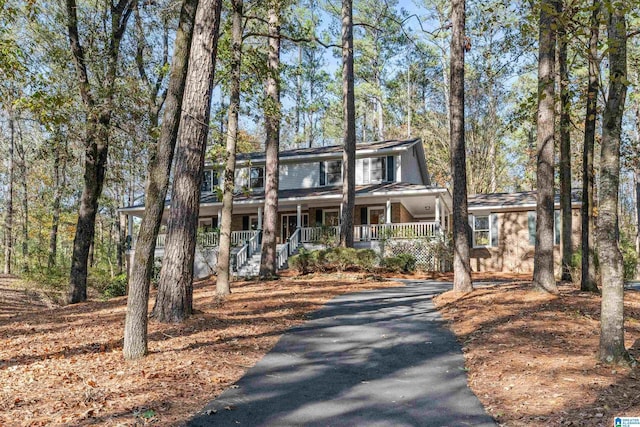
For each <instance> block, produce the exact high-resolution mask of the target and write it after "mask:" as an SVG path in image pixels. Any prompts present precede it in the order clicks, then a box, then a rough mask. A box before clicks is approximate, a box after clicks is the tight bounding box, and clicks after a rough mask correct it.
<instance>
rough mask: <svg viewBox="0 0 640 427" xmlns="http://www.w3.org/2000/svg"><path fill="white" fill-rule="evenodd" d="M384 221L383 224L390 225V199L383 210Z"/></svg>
mask: <svg viewBox="0 0 640 427" xmlns="http://www.w3.org/2000/svg"><path fill="white" fill-rule="evenodd" d="M385 214H386V221H385V223H387V224H391V199H387V206H386V209H385Z"/></svg>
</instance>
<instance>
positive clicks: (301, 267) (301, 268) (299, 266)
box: [288, 248, 311, 274]
mask: <svg viewBox="0 0 640 427" xmlns="http://www.w3.org/2000/svg"><path fill="white" fill-rule="evenodd" d="M288 262H289V268H292V269H294V270H296V271H297V272H298V273H300V274H309V266H310V262H311V252H309V251H307V250H306V249H304V248H301V249H300V251H299V252H298V254H297V255H293V256H292V257H290V258H289V261H288Z"/></svg>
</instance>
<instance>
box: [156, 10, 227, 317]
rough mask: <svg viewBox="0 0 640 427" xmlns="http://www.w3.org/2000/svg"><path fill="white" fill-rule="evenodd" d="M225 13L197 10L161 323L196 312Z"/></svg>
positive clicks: (161, 289)
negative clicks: (196, 268)
mask: <svg viewBox="0 0 640 427" xmlns="http://www.w3.org/2000/svg"><path fill="white" fill-rule="evenodd" d="M221 8H222V0H202V1H200V3H199V4H198V9H197V11H196V20H195V27H194V33H193V39H192V42H191V52H190V56H189V67H188V71H187V80H186V84H185V88H184V97H183V103H182V115H181V116H180V130H179V135H178V147H177V151H176V170H175V176H174V180H173V188H172V191H171V210H170V212H169V223H168V227H167V240H166V245H165V250H164V259H163V263H162V269H161V270H160V280H159V283H158V296H157V299H156V305H155V307H154V311H153V315H154V317H155V318H156V319H157V320H159V321H161V322H182V321H184V320H185V319H186V318H187V317H189V316H190V315H191V313H192V311H193V260H194V256H195V249H196V232H197V228H198V214H199V211H200V185H201V183H202V175H203V168H204V158H205V153H206V146H207V135H208V132H209V116H210V111H211V90H212V88H213V78H214V73H215V64H216V53H217V48H218V36H219V29H220V10H221Z"/></svg>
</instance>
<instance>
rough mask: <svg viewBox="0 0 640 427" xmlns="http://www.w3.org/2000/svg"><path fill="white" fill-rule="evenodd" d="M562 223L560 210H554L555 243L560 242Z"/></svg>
mask: <svg viewBox="0 0 640 427" xmlns="http://www.w3.org/2000/svg"><path fill="white" fill-rule="evenodd" d="M561 225H562V223H561V222H560V211H559V210H554V211H553V244H554V245H559V244H560V226H561Z"/></svg>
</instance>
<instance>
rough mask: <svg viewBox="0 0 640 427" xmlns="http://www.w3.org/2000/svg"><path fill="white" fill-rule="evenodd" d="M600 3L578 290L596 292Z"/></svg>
mask: <svg viewBox="0 0 640 427" xmlns="http://www.w3.org/2000/svg"><path fill="white" fill-rule="evenodd" d="M600 8H601V1H600V0H593V12H592V14H591V22H590V24H591V36H590V38H589V83H588V87H587V111H586V115H585V121H584V148H583V152H582V207H581V222H582V231H581V237H582V239H581V240H582V259H581V268H582V273H581V280H580V290H582V291H587V292H598V285H597V283H596V267H595V262H594V254H595V249H594V244H593V243H594V239H595V227H594V220H593V207H594V199H593V186H594V174H593V151H594V145H595V139H596V122H597V115H598V108H597V107H598V90H599V80H598V69H599V65H598V38H599V32H600V19H599V15H600Z"/></svg>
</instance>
